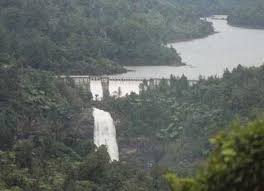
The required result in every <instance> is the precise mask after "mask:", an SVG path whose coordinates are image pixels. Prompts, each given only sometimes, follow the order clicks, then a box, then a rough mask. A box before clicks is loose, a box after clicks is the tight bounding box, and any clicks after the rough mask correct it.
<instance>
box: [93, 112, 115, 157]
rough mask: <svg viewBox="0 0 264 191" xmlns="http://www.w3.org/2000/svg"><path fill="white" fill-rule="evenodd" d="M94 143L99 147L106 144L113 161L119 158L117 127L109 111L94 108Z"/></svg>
mask: <svg viewBox="0 0 264 191" xmlns="http://www.w3.org/2000/svg"><path fill="white" fill-rule="evenodd" d="M93 117H94V144H95V145H96V146H97V147H99V146H101V145H105V146H106V147H107V151H108V153H109V156H110V159H111V161H114V160H116V161H118V160H119V152H118V145H117V141H116V129H115V125H114V121H113V118H112V117H111V115H110V113H109V112H106V111H103V110H100V109H97V108H93Z"/></svg>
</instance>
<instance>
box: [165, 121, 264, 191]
mask: <svg viewBox="0 0 264 191" xmlns="http://www.w3.org/2000/svg"><path fill="white" fill-rule="evenodd" d="M230 128H231V131H228V132H226V133H221V134H219V135H217V136H216V137H215V138H213V139H212V140H211V141H212V142H213V143H214V149H213V151H212V153H211V154H210V156H209V159H208V162H207V164H206V165H205V167H204V168H203V169H202V170H201V171H200V172H199V173H198V174H197V175H196V176H195V177H194V178H179V177H177V176H176V175H175V174H173V173H167V174H166V175H165V177H166V179H167V181H168V182H169V184H170V188H171V190H172V191H221V190H234V191H248V190H256V191H261V190H263V187H264V182H263V180H264V172H263V168H264V121H255V122H251V123H248V124H247V125H245V126H242V125H239V124H233V125H232V126H231V127H230Z"/></svg>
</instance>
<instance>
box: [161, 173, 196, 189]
mask: <svg viewBox="0 0 264 191" xmlns="http://www.w3.org/2000/svg"><path fill="white" fill-rule="evenodd" d="M164 176H165V179H166V180H167V182H168V184H169V185H170V189H171V190H172V191H190V190H192V188H193V187H194V185H195V181H194V180H193V179H191V178H179V177H177V176H176V175H175V174H174V173H169V172H168V173H166V174H165V175H164Z"/></svg>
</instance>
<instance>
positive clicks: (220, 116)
mask: <svg viewBox="0 0 264 191" xmlns="http://www.w3.org/2000/svg"><path fill="white" fill-rule="evenodd" d="M263 75H264V67H263V66H261V67H259V68H254V67H252V68H244V67H242V66H238V67H237V68H235V69H234V70H233V71H232V72H230V71H225V73H224V75H223V78H215V77H210V78H208V79H202V78H201V79H200V80H199V81H198V82H197V83H196V84H193V85H190V84H189V83H188V81H187V79H186V77H184V76H183V77H181V78H175V77H173V76H172V77H171V79H170V81H169V82H166V81H162V82H161V83H160V84H159V85H158V86H156V87H155V86H154V87H151V86H150V85H147V84H146V83H143V84H142V85H141V93H140V95H134V94H133V95H130V96H128V97H126V98H118V99H116V100H115V101H114V102H112V103H110V106H111V108H112V109H113V110H114V111H116V112H118V113H119V114H120V116H121V120H122V121H123V124H122V128H120V130H119V137H120V141H122V142H123V141H124V144H126V142H129V141H128V140H130V141H131V142H133V140H137V138H138V137H141V138H142V139H143V140H144V144H146V145H155V146H154V147H155V148H159V147H164V148H166V149H165V151H164V152H161V156H160V157H159V158H158V159H159V160H157V161H156V160H155V161H156V162H157V163H159V164H163V165H166V166H167V165H168V166H170V167H171V168H173V169H175V170H176V171H177V172H178V174H179V175H182V174H189V173H191V172H192V170H193V169H194V166H197V165H198V164H199V163H200V162H201V161H202V160H203V159H204V157H205V156H206V155H207V154H208V152H209V150H210V149H211V147H210V145H209V143H208V139H209V137H211V136H212V135H214V134H215V133H216V132H218V131H219V129H220V128H221V127H226V126H227V125H228V124H229V123H230V122H231V121H232V120H234V119H235V118H240V119H241V120H242V121H243V122H246V121H248V120H250V119H256V117H257V115H256V113H260V114H261V113H263V112H264V109H263V108H264V99H263V89H264V81H263ZM142 150H143V151H139V156H140V157H150V156H148V155H147V156H146V150H145V148H144V149H142ZM149 152H151V153H153V155H152V156H151V157H150V158H154V156H155V154H154V153H155V152H156V149H152V147H151V149H150V151H149ZM156 153H157V152H156ZM134 160H136V159H134ZM173 161H174V162H173Z"/></svg>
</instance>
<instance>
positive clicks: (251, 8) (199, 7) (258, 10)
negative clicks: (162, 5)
mask: <svg viewBox="0 0 264 191" xmlns="http://www.w3.org/2000/svg"><path fill="white" fill-rule="evenodd" d="M174 1H175V2H177V3H180V4H181V5H182V6H184V7H188V8H189V9H191V10H193V11H194V12H195V13H196V14H199V15H203V16H205V15H207V16H208V15H212V14H225V15H229V18H228V22H229V24H232V25H237V26H242V27H243V26H244V27H251V28H263V27H264V1H263V0H251V1H248V0H185V1H184V0H174Z"/></svg>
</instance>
